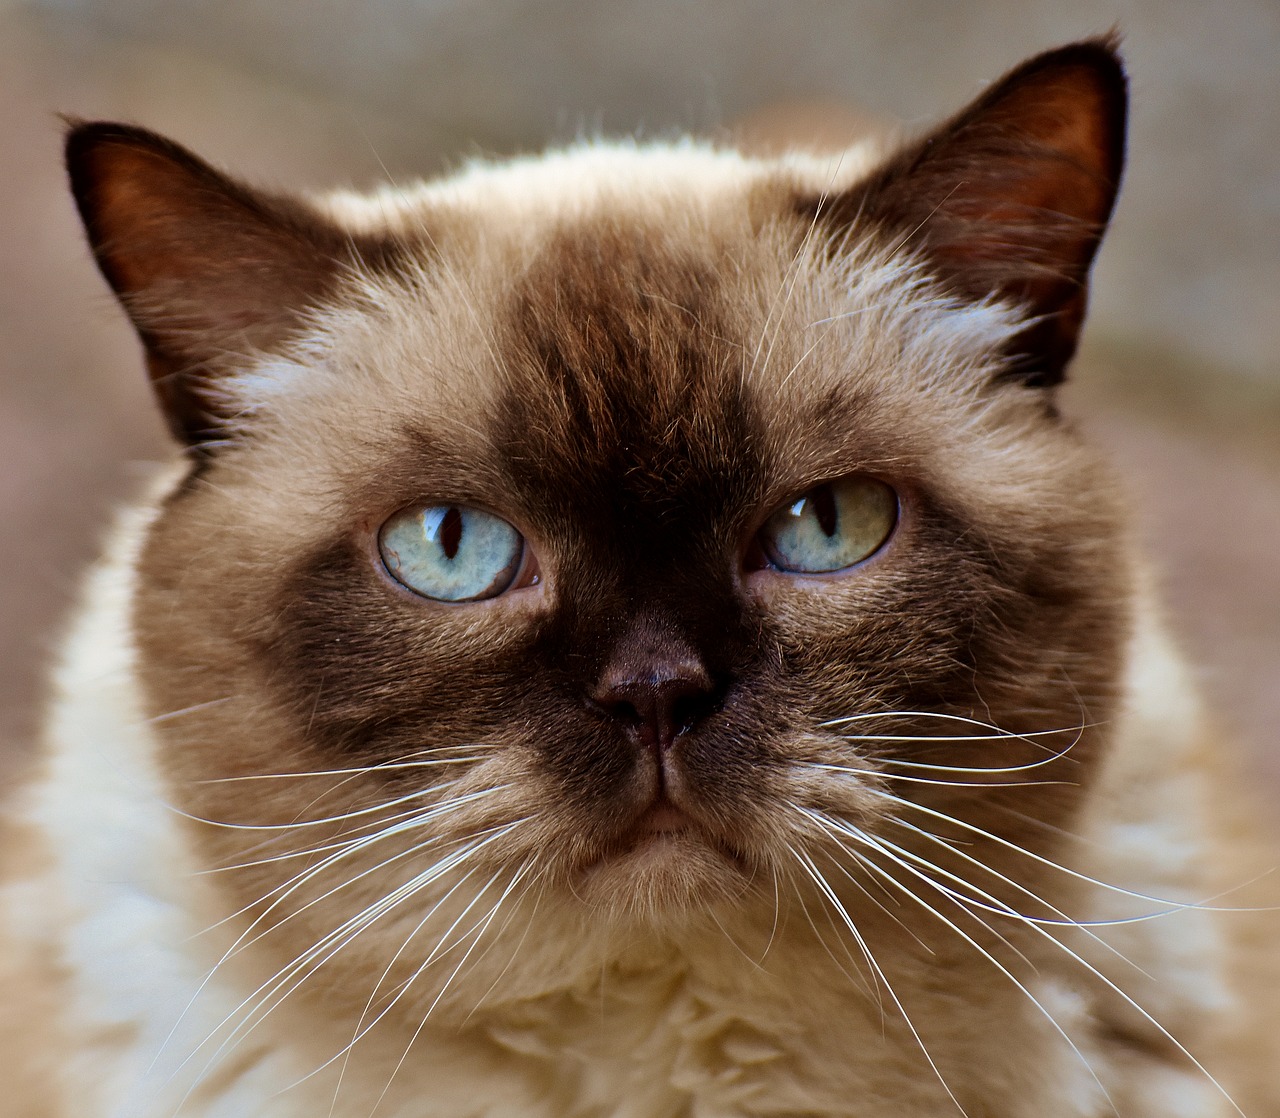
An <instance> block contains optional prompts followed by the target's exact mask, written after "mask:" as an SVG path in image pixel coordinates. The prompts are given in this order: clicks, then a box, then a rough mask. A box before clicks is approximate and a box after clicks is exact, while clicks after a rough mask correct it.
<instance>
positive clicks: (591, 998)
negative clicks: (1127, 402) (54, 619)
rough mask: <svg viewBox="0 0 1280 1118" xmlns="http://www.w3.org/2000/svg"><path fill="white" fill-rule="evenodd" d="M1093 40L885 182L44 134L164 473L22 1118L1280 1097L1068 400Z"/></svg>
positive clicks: (1170, 655) (1269, 974)
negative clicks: (80, 224) (326, 163)
mask: <svg viewBox="0 0 1280 1118" xmlns="http://www.w3.org/2000/svg"><path fill="white" fill-rule="evenodd" d="M1125 115H1126V83H1125V77H1124V72H1123V69H1122V67H1121V64H1120V61H1119V59H1118V56H1117V54H1116V50H1115V47H1114V44H1113V43H1112V42H1110V41H1108V40H1097V41H1088V42H1082V43H1078V44H1074V45H1070V46H1067V47H1063V48H1061V49H1059V50H1055V51H1051V52H1049V53H1047V54H1043V55H1040V56H1038V57H1036V58H1033V59H1031V60H1030V61H1029V62H1026V63H1024V64H1023V65H1022V66H1020V67H1018V68H1017V69H1015V70H1014V71H1012V72H1011V73H1010V74H1008V75H1007V76H1006V77H1005V78H1003V79H1002V80H1001V81H999V82H998V83H996V84H994V85H993V86H992V87H990V89H989V90H988V91H987V92H985V93H984V94H983V95H982V96H981V97H979V98H978V100H977V101H975V102H974V103H973V104H971V105H970V106H968V107H967V108H965V109H964V110H963V111H961V112H960V113H959V114H958V115H957V116H955V117H953V118H952V119H951V120H949V121H948V122H946V123H945V124H943V125H942V126H940V127H939V128H937V129H935V130H933V131H931V132H929V133H928V134H926V135H925V136H923V137H922V138H919V139H916V140H914V141H911V142H909V143H906V144H905V145H904V146H899V147H896V148H892V149H890V148H887V147H885V146H884V145H877V144H867V145H864V146H862V147H859V148H855V149H853V150H850V151H848V152H845V153H843V154H842V155H841V156H840V157H839V158H831V159H826V158H819V157H817V156H802V155H792V156H786V157H781V158H776V159H764V158H750V157H747V156H744V155H742V154H739V153H736V152H734V151H731V150H725V149H723V148H716V147H713V146H709V145H703V144H700V143H696V142H693V141H689V142H684V143H676V144H671V145H658V146H644V145H633V144H627V143H621V144H607V143H584V144H581V145H578V146H576V147H573V148H570V149H568V150H565V151H558V152H552V153H550V154H547V155H544V156H541V157H538V158H528V159H519V160H515V161H511V162H506V163H492V164H490V163H476V164H473V165H470V166H468V167H466V168H465V169H463V170H462V171H461V172H460V173H459V174H456V175H455V176H453V177H451V178H447V179H444V180H442V181H439V182H435V183H427V184H424V185H420V186H414V187H412V188H408V189H400V188H391V187H387V188H384V189H382V190H379V191H377V192H375V193H373V194H367V195H357V194H352V193H336V194H328V195H323V196H307V197H286V196H283V195H278V194H272V193H264V192H261V191H258V190H256V189H251V188H249V187H247V186H245V185H243V184H241V183H239V182H237V181H236V180H234V179H231V178H228V177H227V176H225V175H224V174H222V173H221V172H219V171H217V170H214V169H213V168H212V167H210V166H209V165H208V164H206V163H204V162H202V161H201V160H200V159H198V158H197V157H195V156H194V155H192V154H190V153H189V152H187V151H186V150H184V149H183V148H181V147H179V146H178V145H177V144H175V143H173V142H171V141H169V140H167V139H163V138H161V137H159V136H157V135H155V134H153V133H150V132H147V131H144V130H142V129H139V128H135V127H130V126H125V125H119V124H110V123H88V124H78V125H76V126H74V127H73V128H72V129H71V131H70V134H69V136H68V140H67V162H68V167H69V170H70V176H71V184H72V189H73V191H74V194H75V198H76V201H77V203H78V205H79V209H80V213H81V215H82V217H83V220H84V224H85V228H86V230H87V233H88V238H89V243H90V245H91V247H92V249H93V252H94V255H95V257H96V259H97V262H98V265H99V267H100V268H101V270H102V273H103V275H104V276H105V277H106V279H107V281H108V282H109V283H110V285H111V286H112V288H113V289H114V291H115V292H116V294H117V295H118V296H119V298H120V301H121V303H122V304H123V306H124V309H125V311H126V312H127V313H128V315H129V317H130V318H131V320H132V322H133V324H134V326H135V327H136V329H137V332H138V334H139V336H140V338H141V341H142V344H143V347H144V350H145V354H146V361H147V366H148V369H149V371H150V374H151V378H152V382H153V384H154V387H155V392H156V397H157V399H158V401H159V404H160V406H161V407H162V408H163V410H164V414H165V415H166V417H167V419H168V421H169V425H170V427H171V429H172V431H173V434H174V437H175V441H176V444H177V446H178V447H179V448H180V449H181V453H179V454H177V455H175V461H174V462H173V463H172V465H171V466H169V467H167V468H166V469H165V470H163V471H162V472H161V473H160V474H159V476H158V477H157V479H156V481H155V483H154V485H153V487H152V489H151V491H150V492H149V494H148V495H147V496H146V497H145V498H144V499H143V500H141V501H140V502H138V503H137V505H136V506H135V507H133V508H131V509H129V510H128V511H126V512H125V513H124V514H123V515H122V516H121V518H120V521H119V524H118V526H117V529H116V531H115V533H114V536H113V539H112V542H111V545H110V547H109V549H108V552H107V555H106V557H105V558H104V560H103V561H102V563H101V564H100V565H99V566H98V568H97V569H96V571H95V572H94V573H93V575H92V577H91V578H90V579H89V581H88V582H87V584H86V588H85V593H84V599H83V606H82V609H81V611H80V614H79V616H78V617H77V619H76V621H75V625H74V630H73V632H72V635H71V638H70V641H69V643H68V644H67V648H66V653H65V657H64V659H63V662H62V665H61V668H60V669H59V672H58V675H57V679H56V696H55V698H54V701H53V703H52V706H51V711H50V716H49V719H48V726H47V734H46V738H45V753H44V758H43V762H42V767H41V770H40V772H39V774H38V777H37V779H36V780H35V781H34V783H33V784H32V786H31V787H30V788H29V789H27V790H25V793H24V796H23V797H22V798H21V800H20V803H19V805H18V809H17V810H16V811H15V814H14V817H13V820H12V822H11V823H10V825H9V829H8V835H7V863H8V869H7V883H6V884H5V886H4V893H3V911H4V919H5V923H4V944H3V955H2V956H0V982H2V983H3V991H4V992H3V1000H2V1002H0V1015H2V1016H3V1021H4V1026H3V1030H2V1031H0V1045H2V1046H3V1049H2V1050H3V1052H4V1056H3V1060H4V1066H5V1067H6V1068H8V1069H9V1071H8V1072H6V1076H12V1078H10V1079H9V1081H8V1085H7V1086H6V1088H5V1091H4V1093H3V1094H2V1095H0V1112H2V1113H4V1114H6V1115H10V1114H11V1115H15V1116H18V1115H21V1116H24V1118H29V1116H37V1115H40V1116H66V1118H70V1116H75V1118H97V1116H106V1115H116V1116H126V1115H127V1116H139V1118H143V1116H145V1118H171V1116H177V1115H185V1116H200V1118H214V1116H219V1118H228V1116H245V1118H301V1116H306V1118H316V1116H322V1115H332V1116H334V1118H339V1116H341V1118H368V1116H371V1115H375V1114H376V1115H379V1116H384V1118H466V1116H477V1118H478V1116H482V1115H483V1116H499V1115H501V1116H508V1115H509V1116H521V1118H588V1116H592V1118H596V1116H598V1118H686V1116H687V1118H710V1116H719V1115H756V1116H766V1115H768V1116H775V1118H781V1116H784V1115H785V1116H790V1118H796V1116H799V1115H823V1116H837V1115H838V1116H847V1118H924V1116H931V1118H932V1116H944V1115H953V1114H954V1115H968V1116H969V1118H980V1116H990V1118H1102V1116H1105V1115H1111V1114H1118V1115H1122V1116H1124V1118H1173V1116H1181V1118H1208V1116H1214V1115H1227V1114H1233V1113H1244V1114H1247V1115H1249V1118H1266V1116H1268V1115H1272V1116H1274V1115H1278V1114H1280V1094H1278V1093H1277V1091H1276V1089H1275V1088H1274V1087H1272V1086H1271V1082H1270V1081H1271V1079H1272V1078H1273V1071H1274V1068H1275V1066H1276V1057H1277V1055H1280V1045H1278V1043H1277V1037H1278V1036H1280V1005H1278V1004H1277V995H1278V988H1277V986H1276V985H1275V974H1276V958H1277V955H1278V954H1280V948H1276V947H1275V946H1274V938H1275V935H1276V932H1277V930H1278V924H1277V920H1276V918H1275V916H1274V913H1273V911H1271V910H1269V909H1268V907H1267V906H1268V903H1269V902H1268V901H1267V900H1266V898H1265V897H1262V896H1260V892H1261V890H1263V889H1264V888H1265V886H1266V883H1267V879H1266V878H1265V876H1263V877H1261V878H1259V874H1262V873H1263V872H1264V871H1265V870H1266V869H1268V868H1269V866H1270V863H1269V862H1268V858H1269V857H1270V856H1269V855H1267V854H1266V853H1265V852H1258V851H1255V850H1254V846H1253V844H1254V839H1253V837H1252V835H1251V833H1250V832H1249V831H1248V829H1247V825H1246V824H1245V823H1243V822H1241V821H1242V820H1245V819H1247V812H1246V809H1245V807H1244V806H1243V801H1242V799H1241V795H1240V792H1239V791H1238V789H1236V788H1234V787H1233V786H1232V785H1231V783H1230V780H1231V775H1230V774H1231V768H1230V761H1229V757H1228V756H1227V755H1228V754H1229V748H1228V746H1227V744H1226V743H1224V742H1222V741H1221V740H1220V738H1219V736H1217V735H1215V733H1214V732H1213V730H1212V727H1211V726H1210V725H1209V724H1208V723H1206V721H1205V720H1204V718H1203V716H1202V715H1201V714H1200V712H1199V710H1198V708H1197V705H1196V701H1195V698H1194V696H1193V693H1192V692H1193V689H1192V687H1191V686H1190V684H1189V683H1188V679H1187V675H1186V672H1185V671H1184V669H1183V668H1182V667H1181V666H1180V662H1179V659H1178V657H1177V655H1176V654H1175V653H1174V651H1173V650H1172V648H1171V645H1170V643H1169V641H1168V640H1167V638H1166V637H1165V636H1164V634H1163V632H1162V628H1161V623H1160V620H1159V613H1158V609H1157V606H1156V605H1155V603H1154V601H1153V597H1152V594H1151V590H1150V585H1149V583H1150V579H1149V578H1148V576H1147V575H1146V574H1145V569H1144V566H1143V563H1142V561H1141V559H1140V558H1139V557H1138V556H1137V555H1136V554H1135V551H1134V547H1133V545H1132V542H1131V539H1130V531H1129V528H1128V526H1127V525H1128V520H1129V517H1128V514H1127V513H1126V509H1125V505H1124V502H1123V500H1122V498H1121V497H1120V496H1119V493H1118V487H1117V484H1116V482H1115V480H1114V479H1113V477H1112V474H1111V472H1110V470H1109V469H1108V467H1107V466H1106V465H1105V464H1104V463H1103V462H1102V461H1101V459H1100V457H1099V456H1098V455H1097V454H1096V453H1095V452H1094V450H1092V449H1091V448H1090V447H1089V446H1088V445H1087V443H1086V442H1085V441H1084V440H1083V439H1082V438H1081V436H1080V434H1079V433H1078V431H1077V429H1076V427H1075V426H1074V425H1073V424H1072V422H1071V421H1070V420H1069V419H1067V418H1064V417H1063V415H1061V414H1060V412H1059V408H1058V403H1057V399H1056V395H1057V394H1056V388H1057V386H1058V385H1059V384H1060V383H1061V382H1062V380H1063V378H1064V376H1065V375H1066V372H1067V369H1068V365H1069V362H1070V360H1071V357H1072V354H1073V352H1074V350H1075V348H1076V342H1077V337H1078V334H1079V330H1080V327H1081V323H1082V320H1083V316H1084V312H1085V303H1086V295H1087V278H1088V274H1089V270H1090V266H1091V264H1092V261H1093V258H1094V254H1095V251H1096V249H1097V247H1098V243H1099V240H1100V238H1101V236H1102V234H1103V231H1104V229H1105V227H1106V225H1107V222H1108V219H1109V217H1110V214H1111V211H1112V206H1113V204H1114V201H1115V198H1116V192H1117V189H1118V186H1119V182H1120V177H1121V167H1122V162H1123V156H1124V148H1125Z"/></svg>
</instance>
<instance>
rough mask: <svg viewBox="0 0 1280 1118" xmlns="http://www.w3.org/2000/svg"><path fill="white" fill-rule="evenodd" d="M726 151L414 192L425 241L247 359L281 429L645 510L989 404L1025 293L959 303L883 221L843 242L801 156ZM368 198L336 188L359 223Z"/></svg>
mask: <svg viewBox="0 0 1280 1118" xmlns="http://www.w3.org/2000/svg"><path fill="white" fill-rule="evenodd" d="M615 155H616V153H615ZM705 155H706V153H702V155H700V156H699V157H698V159H695V160H693V162H692V163H691V164H690V163H687V162H682V161H681V160H680V159H679V158H678V157H677V154H673V153H672V152H662V153H660V154H652V157H651V158H646V157H645V156H644V154H643V153H639V152H631V153H630V154H629V155H628V156H627V158H626V159H623V160H621V163H619V162H618V161H617V160H616V159H613V160H612V161H611V160H609V159H606V160H605V161H604V162H605V163H606V164H608V166H607V167H604V168H602V167H600V166H596V165H595V164H594V163H593V160H595V159H597V158H598V155H593V156H591V158H588V159H586V162H587V163H588V164H589V166H587V167H585V168H583V167H576V168H575V167H573V166H571V165H568V164H562V165H557V162H556V161H555V160H552V161H549V162H543V163H538V164H533V165H531V166H530V168H529V173H528V175H527V176H525V178H526V181H523V182H522V181H521V178H522V176H521V173H520V168H519V166H518V165H517V166H516V167H514V168H513V167H507V168H505V169H504V170H503V171H502V172H501V173H498V172H493V173H492V180H490V179H487V178H486V177H485V174H483V173H478V179H477V181H475V182H472V183H471V189H464V187H465V186H466V182H467V179H466V177H465V176H464V178H463V179H462V180H458V181H455V182H454V183H453V184H450V185H449V186H448V187H447V188H438V189H433V190H427V191H425V192H423V193H422V194H421V196H418V197H415V198H414V199H412V200H410V201H405V200H401V202H400V207H401V208H400V210H399V211H396V212H395V213H394V214H393V215H392V217H390V218H388V217H387V216H386V214H385V212H384V216H383V219H382V220H383V222H384V224H385V225H386V226H387V227H389V228H395V227H397V226H398V227H399V229H400V231H401V232H405V233H406V235H407V231H408V230H410V229H412V228H419V229H426V230H430V236H429V237H428V238H427V242H426V244H425V245H424V249H423V252H422V254H421V259H420V260H418V261H417V262H416V263H415V264H414V265H412V266H411V267H410V268H409V269H407V270H405V271H401V272H399V273H397V274H391V275H386V274H383V275H368V276H364V277H361V278H360V279H359V281H358V282H357V283H356V285H355V286H354V287H353V289H352V291H351V293H350V294H349V296H348V297H347V298H346V299H345V300H344V301H342V302H339V303H338V304H336V305H335V306H334V307H332V308H330V309H329V310H328V311H326V312H325V313H324V314H323V315H321V316H320V317H319V318H318V319H317V322H316V325H317V327H318V330H317V333H316V337H315V338H314V339H313V340H312V341H311V342H310V343H308V345H304V347H303V351H300V352H299V353H297V354H295V355H294V359H293V360H292V361H285V362H279V363H275V364H274V365H273V366H270V367H267V368H264V369H261V370H259V371H258V372H257V373H256V374H253V375H251V376H250V377H246V378H242V381H241V384H240V386H239V390H240V391H242V392H244V393H246V394H248V395H250V396H255V395H256V396H257V397H259V398H255V399H251V400H249V401H247V403H248V404H249V406H250V407H252V408H253V409H254V410H255V411H257V412H259V413H262V415H263V418H264V420H265V421H266V422H267V423H268V425H269V426H270V425H271V423H272V417H273V416H274V417H275V420H276V422H275V427H274V430H273V432H272V434H273V435H274V436H275V437H274V438H272V437H270V436H268V437H266V438H264V439H261V440H259V447H260V448H266V449H264V452H265V453H269V452H270V450H269V448H270V447H271V446H273V445H274V446H276V447H277V448H278V447H280V446H282V445H286V446H287V447H288V455H287V457H288V459H289V461H288V462H284V461H281V462H279V463H278V465H280V466H281V467H282V468H286V469H290V470H292V471H296V472H299V473H300V474H302V475H306V476H299V478H298V484H299V485H301V486H303V487H304V488H305V487H307V486H309V485H311V486H314V485H315V484H316V479H317V478H323V477H326V476H328V477H335V476H337V475H338V474H342V473H344V472H345V473H348V474H350V473H351V472H356V473H359V472H360V471H361V470H366V471H367V468H368V466H369V463H370V460H371V459H379V458H381V459H386V458H387V456H388V455H391V456H396V455H406V456H407V457H406V469H407V470H410V471H411V470H412V469H418V470H419V471H420V472H421V475H422V477H421V482H420V484H421V485H422V486H423V487H425V488H427V489H429V488H431V487H432V486H436V487H437V488H438V489H440V493H439V495H440V496H449V497H451V498H454V499H461V498H464V497H468V496H471V497H473V498H477V499H480V498H485V497H487V496H489V494H492V495H493V497H492V498H491V499H494V498H496V497H497V496H499V495H502V494H503V493H504V492H509V491H510V489H511V488H512V487H514V488H516V489H520V488H522V487H523V488H527V489H528V490H529V491H531V492H532V491H535V490H536V491H538V492H542V493H546V492H557V493H560V494H562V495H563V496H564V497H565V499H566V500H567V499H568V498H569V497H570V495H571V494H575V493H576V499H577V501H578V503H579V504H580V505H581V504H586V505H590V504H591V503H592V500H593V497H594V499H595V501H596V503H599V501H601V500H604V499H605V494H606V492H607V493H608V495H609V496H608V500H609V501H610V502H611V503H612V505H613V506H616V505H617V504H619V503H622V504H624V505H629V506H631V507H630V508H629V509H628V511H630V512H633V513H636V514H642V513H646V512H652V511H654V510H656V509H659V507H660V506H663V504H664V502H665V503H666V504H667V505H670V504H671V503H672V502H675V503H676V504H679V502H681V501H686V500H693V499H696V500H697V502H698V503H699V504H702V505H706V504H708V503H710V504H711V505H713V506H715V507H723V508H728V507H730V506H732V505H735V504H742V503H748V504H750V503H754V502H756V501H759V500H764V499H769V498H770V497H776V498H778V499H781V498H784V497H786V496H787V495H788V493H787V492H786V491H787V490H788V489H792V490H794V489H799V488H803V486H804V485H805V483H806V482H807V483H812V482H814V481H817V480H822V479H823V478H825V477H830V476H833V475H835V474H838V473H840V472H845V471H848V470H853V469H859V468H872V469H874V468H875V466H876V463H877V461H883V460H885V459H893V460H895V461H899V460H901V456H902V455H903V454H904V453H906V448H908V447H910V446H912V445H913V443H917V442H918V441H917V440H916V439H914V437H913V436H915V435H916V434H918V433H917V432H913V430H912V427H913V425H917V424H919V425H923V424H936V422H937V416H938V413H939V412H942V413H945V412H947V410H948V409H951V410H956V411H960V412H963V411H964V410H965V409H966V407H967V400H968V398H969V397H970V396H971V395H972V392H971V384H972V380H973V377H974V375H977V373H981V370H982V368H983V366H984V365H985V364H986V363H989V362H990V361H991V359H992V354H993V352H994V350H995V348H996V344H997V343H998V342H999V341H1000V340H1002V338H1003V337H1004V336H1007V333H1008V330H1009V322H1008V319H1007V316H1005V315H1003V312H1001V311H1000V310H999V309H998V308H977V309H974V308H968V309H961V308H958V307H948V306H946V305H945V301H944V300H942V299H941V298H940V297H939V296H938V295H937V294H936V293H934V292H932V291H931V289H930V288H929V287H928V285H927V284H924V285H922V283H921V281H920V277H919V274H918V271H917V269H916V268H915V266H914V265H913V264H912V263H911V261H909V260H907V259H905V258H902V257H895V256H894V254H893V253H892V252H891V251H889V250H888V249H886V248H885V247H884V246H883V245H882V244H881V243H880V242H879V241H878V240H877V238H876V237H875V236H874V235H873V234H872V233H867V234H865V235H863V236H861V237H852V238H849V239H848V240H847V241H846V242H845V243H844V244H843V245H842V247H841V250H840V252H839V253H838V254H837V253H835V252H833V251H832V249H831V246H830V242H829V241H828V240H827V238H826V236H825V235H823V236H820V235H819V231H818V230H817V229H816V228H815V227H814V226H813V225H812V224H811V223H808V222H806V221H805V220H804V219H803V218H802V217H800V216H799V215H798V213H797V210H796V207H795V206H794V205H793V200H794V198H795V197H796V192H797V190H798V189H800V187H799V186H798V183H797V173H796V172H795V171H794V169H783V168H778V167H773V168H765V167H763V166H761V165H747V164H744V163H743V161H742V160H741V159H738V158H737V157H733V158H732V160H730V161H729V164H728V165H722V163H721V162H720V161H719V157H715V158H713V159H711V160H710V161H706V160H705V159H704V156H705ZM584 158H585V157H584ZM562 159H564V160H569V164H572V160H571V159H570V157H568V156H565V157H562ZM673 168H674V169H673ZM642 171H643V173H642ZM557 172H560V173H559V174H557ZM569 172H573V173H569ZM579 172H582V173H579ZM586 172H590V173H586ZM606 172H607V173H606ZM593 175H594V177H593ZM473 177H474V176H473ZM557 182H558V183H559V184H560V186H559V189H557V188H556V183H557ZM371 204H372V203H370V202H369V201H368V200H366V201H365V202H362V203H358V202H356V201H355V200H350V199H348V200H347V201H346V202H344V203H342V206H340V207H339V208H342V207H345V208H346V211H347V212H346V217H347V220H348V221H349V222H351V223H352V224H354V225H360V224H361V223H367V222H369V221H372V217H371V216H370V213H371V211H369V210H368V208H367V207H368V206H369V205H371ZM361 206H364V207H366V208H365V209H363V210H362V209H361V208H360V207H361ZM384 210H385V207H384ZM419 243H422V242H421V241H420V242H419ZM975 371H976V373H975ZM263 396H265V397H269V399H267V400H266V406H265V407H264V406H262V405H263V400H262V399H261V398H260V397H263ZM414 445H417V446H418V448H419V450H420V451H421V453H415V452H414V451H413V449H412V447H413V446H414ZM409 463H415V464H414V465H411V464H409ZM571 482H572V483H573V484H570V483H571ZM606 482H608V483H609V484H608V485H607V486H606V485H605V483H606ZM451 485H452V486H454V491H452V492H447V490H448V489H449V487H450V486H451ZM462 485H466V486H471V487H473V489H474V490H476V491H474V492H471V493H468V492H463V491H459V490H458V489H457V486H462ZM486 489H487V490H488V493H486Z"/></svg>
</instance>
